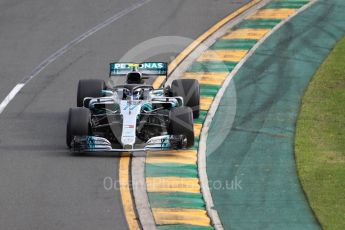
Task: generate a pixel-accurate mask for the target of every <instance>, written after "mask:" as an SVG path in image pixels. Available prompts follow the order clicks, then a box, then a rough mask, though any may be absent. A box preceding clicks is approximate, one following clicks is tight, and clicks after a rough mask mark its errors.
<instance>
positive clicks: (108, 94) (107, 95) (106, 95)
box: [102, 90, 114, 97]
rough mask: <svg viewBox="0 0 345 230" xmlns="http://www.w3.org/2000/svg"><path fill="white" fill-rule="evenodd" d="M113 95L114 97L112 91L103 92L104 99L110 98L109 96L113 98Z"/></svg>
mask: <svg viewBox="0 0 345 230" xmlns="http://www.w3.org/2000/svg"><path fill="white" fill-rule="evenodd" d="M113 95H114V93H113V91H111V90H102V96H103V97H109V96H113Z"/></svg>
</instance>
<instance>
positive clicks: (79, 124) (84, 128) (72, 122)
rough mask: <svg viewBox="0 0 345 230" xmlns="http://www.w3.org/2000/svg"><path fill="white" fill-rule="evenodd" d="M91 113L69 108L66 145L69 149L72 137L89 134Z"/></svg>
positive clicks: (81, 108)
mask: <svg viewBox="0 0 345 230" xmlns="http://www.w3.org/2000/svg"><path fill="white" fill-rule="evenodd" d="M90 122H91V113H90V110H89V109H87V108H84V107H76V108H70V109H69V111H68V120H67V129H66V144H67V146H68V147H69V148H71V147H72V146H71V143H72V140H73V137H75V136H88V135H89V134H90Z"/></svg>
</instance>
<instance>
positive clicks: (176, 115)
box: [168, 106, 194, 148]
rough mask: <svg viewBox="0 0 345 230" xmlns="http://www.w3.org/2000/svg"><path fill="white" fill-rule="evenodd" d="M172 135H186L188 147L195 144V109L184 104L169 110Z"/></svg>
mask: <svg viewBox="0 0 345 230" xmlns="http://www.w3.org/2000/svg"><path fill="white" fill-rule="evenodd" d="M169 119H170V123H169V127H168V133H169V134H170V135H185V136H186V138H187V148H190V147H192V146H193V145H194V122H193V111H192V109H191V108H190V107H186V106H182V107H177V108H173V109H172V110H170V112H169Z"/></svg>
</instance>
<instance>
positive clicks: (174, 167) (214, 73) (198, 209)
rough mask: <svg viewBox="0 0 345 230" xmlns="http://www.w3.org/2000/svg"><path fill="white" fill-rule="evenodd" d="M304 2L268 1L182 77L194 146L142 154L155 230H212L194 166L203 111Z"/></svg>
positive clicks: (204, 111)
mask: <svg viewBox="0 0 345 230" xmlns="http://www.w3.org/2000/svg"><path fill="white" fill-rule="evenodd" d="M308 2H309V1H306V0H275V1H272V2H271V3H269V4H267V5H266V6H265V7H263V8H262V9H260V10H258V11H257V12H256V13H255V14H253V15H252V16H250V17H248V18H246V19H245V20H244V21H242V22H241V23H240V24H239V25H238V26H236V27H235V28H234V29H231V30H229V31H228V32H227V33H226V34H225V35H224V36H222V37H220V38H219V39H218V40H217V41H216V42H215V43H214V44H213V45H212V46H210V47H209V49H208V50H206V51H205V52H203V53H202V54H201V55H200V56H199V57H198V58H197V60H196V61H195V62H193V63H192V64H191V65H190V67H189V68H188V69H187V71H186V72H185V73H184V75H183V76H182V78H192V79H197V80H198V81H199V83H200V94H201V114H200V117H199V118H198V119H195V124H194V130H195V137H196V143H195V146H194V147H193V149H192V150H182V151H168V152H155V153H154V152H149V153H148V155H147V158H146V169H145V176H146V184H147V192H148V196H149V201H150V204H151V208H152V212H153V216H154V219H155V222H156V225H157V227H158V229H194V228H197V229H213V227H212V225H211V221H210V218H209V217H208V214H207V212H206V210H205V203H204V201H203V197H202V194H201V191H200V181H199V178H198V171H197V165H196V164H197V150H198V141H199V136H200V132H201V129H202V125H203V123H204V121H205V118H206V116H207V113H208V110H209V108H210V106H211V104H212V102H213V99H214V97H215V96H216V95H217V93H218V91H219V89H220V88H221V86H222V85H223V83H224V81H225V80H226V78H227V77H228V76H229V74H230V73H231V72H232V70H233V69H234V68H235V67H236V65H237V64H238V62H240V61H241V60H242V59H243V58H244V57H245V56H246V55H247V54H248V52H249V50H251V49H252V47H253V46H254V45H255V44H256V43H257V42H258V41H259V40H260V39H262V38H263V37H264V36H265V35H266V34H267V33H269V32H270V31H271V30H272V29H273V28H274V27H275V26H276V25H278V24H279V23H280V22H281V21H282V20H284V19H286V18H288V17H289V16H291V15H292V14H294V13H295V12H296V11H297V10H298V9H299V8H300V7H302V6H304V5H305V4H307V3H308Z"/></svg>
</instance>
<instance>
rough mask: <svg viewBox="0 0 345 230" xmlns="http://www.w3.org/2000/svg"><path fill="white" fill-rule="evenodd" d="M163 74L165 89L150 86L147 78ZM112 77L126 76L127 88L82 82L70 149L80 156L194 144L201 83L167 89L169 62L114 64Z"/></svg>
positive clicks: (69, 133) (189, 82) (70, 125)
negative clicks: (89, 153) (90, 153)
mask: <svg viewBox="0 0 345 230" xmlns="http://www.w3.org/2000/svg"><path fill="white" fill-rule="evenodd" d="M159 76H164V77H165V81H164V84H163V85H164V86H163V87H162V88H160V89H154V88H153V86H152V85H151V84H145V80H146V81H149V80H150V79H154V78H155V77H159ZM109 77H110V79H114V78H115V79H119V78H123V79H124V80H125V84H121V85H116V84H115V85H114V84H107V85H106V84H105V82H104V81H103V80H100V79H87V80H80V81H79V84H78V93H77V107H75V108H70V110H69V113H68V121H67V135H66V143H67V146H68V147H69V148H71V149H72V150H73V151H79V152H97V151H102V152H103V151H110V152H122V151H129V152H134V151H147V150H170V149H185V148H190V147H192V146H193V145H194V130H193V119H194V118H197V117H198V116H199V110H200V89H199V83H198V81H197V80H194V79H178V80H174V81H172V83H171V86H165V85H166V83H165V82H166V79H167V63H164V62H144V63H140V64H136V63H111V64H110V74H109ZM115 82H118V81H116V80H115ZM151 82H152V81H151Z"/></svg>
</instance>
